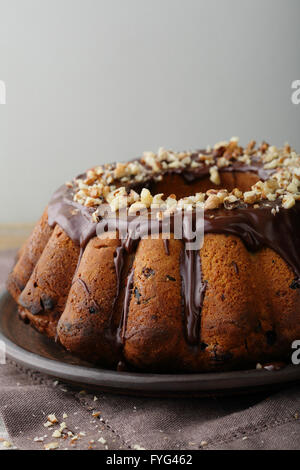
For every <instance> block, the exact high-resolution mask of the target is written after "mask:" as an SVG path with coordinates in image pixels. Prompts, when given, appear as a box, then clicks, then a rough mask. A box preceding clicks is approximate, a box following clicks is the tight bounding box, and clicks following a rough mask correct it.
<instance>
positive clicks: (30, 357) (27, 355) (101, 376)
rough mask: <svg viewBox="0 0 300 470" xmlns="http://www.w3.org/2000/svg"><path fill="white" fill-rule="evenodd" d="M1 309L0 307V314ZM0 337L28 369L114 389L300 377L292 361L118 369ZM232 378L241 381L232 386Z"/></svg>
mask: <svg viewBox="0 0 300 470" xmlns="http://www.w3.org/2000/svg"><path fill="white" fill-rule="evenodd" d="M8 297H11V296H10V294H9V293H8V292H7V290H6V289H2V290H0V308H3V304H4V305H5V301H6V298H8ZM1 315H2V311H1V310H0V316H1ZM0 340H2V341H3V342H4V343H5V346H6V351H5V352H6V356H7V357H8V358H9V359H11V360H14V361H16V362H17V363H19V364H21V365H22V366H26V367H27V368H29V369H33V370H37V371H39V372H41V373H43V374H46V375H48V376H51V377H55V378H57V379H60V380H61V381H66V382H71V383H73V384H78V385H82V384H86V385H87V386H92V387H95V386H96V387H99V388H101V387H103V388H104V389H110V390H111V391H115V392H129V393H130V392H135V393H136V392H146V393H147V392H148V393H162V394H163V393H168V392H169V393H192V392H194V393H197V392H200V393H201V392H212V393H213V392H220V391H232V392H233V391H234V390H237V389H242V390H247V389H248V390H249V393H250V392H251V389H254V388H256V389H257V388H259V387H268V386H272V385H278V384H283V383H291V382H295V381H297V380H300V367H298V366H294V365H292V364H290V365H287V366H286V367H285V368H283V369H281V370H279V371H268V370H263V369H261V370H257V369H248V370H235V371H228V372H204V373H191V374H155V373H143V372H123V371H122V372H119V371H114V370H110V369H101V368H97V367H87V366H83V365H75V364H74V365H73V364H68V363H66V362H63V361H58V360H54V359H49V358H46V357H43V356H40V355H39V354H37V353H34V352H31V351H27V350H26V349H24V348H22V347H21V346H19V345H17V344H16V343H14V342H13V341H11V340H10V339H9V338H8V337H7V336H6V335H5V334H4V332H3V331H2V327H1V321H0ZM234 382H242V384H241V385H236V386H234V385H233V383H234Z"/></svg>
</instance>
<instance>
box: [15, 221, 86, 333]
mask: <svg viewBox="0 0 300 470" xmlns="http://www.w3.org/2000/svg"><path fill="white" fill-rule="evenodd" d="M78 257H79V247H78V246H77V245H75V243H74V242H73V241H72V240H71V239H70V238H69V237H68V235H66V233H65V232H64V231H63V230H62V229H61V228H60V227H59V225H57V226H56V227H55V229H54V230H53V233H52V235H51V237H50V239H49V241H48V243H47V245H46V247H45V249H44V251H43V253H42V255H41V257H40V259H39V260H38V262H37V264H36V266H35V268H34V270H33V272H32V274H31V277H30V279H29V281H28V282H27V284H26V287H25V289H24V290H23V292H22V294H21V295H20V297H19V305H20V306H21V307H23V309H25V310H26V312H28V313H27V317H28V318H29V320H30V323H31V324H32V325H34V327H35V328H36V329H37V330H39V331H41V332H42V333H46V334H48V335H49V336H51V337H55V336H56V326H57V322H58V320H59V317H60V315H61V314H62V312H63V311H64V308H65V304H66V301H67V297H68V293H69V290H70V287H71V283H72V279H73V276H74V272H75V269H76V266H77V261H78Z"/></svg>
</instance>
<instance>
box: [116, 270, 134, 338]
mask: <svg viewBox="0 0 300 470" xmlns="http://www.w3.org/2000/svg"><path fill="white" fill-rule="evenodd" d="M133 277H134V270H133V269H131V271H130V273H129V274H128V277H127V282H126V288H125V298H124V307H123V312H122V316H121V321H120V326H119V330H118V338H119V340H120V342H121V344H124V339H125V333H126V326H127V318H128V312H129V305H130V300H131V294H132V288H133Z"/></svg>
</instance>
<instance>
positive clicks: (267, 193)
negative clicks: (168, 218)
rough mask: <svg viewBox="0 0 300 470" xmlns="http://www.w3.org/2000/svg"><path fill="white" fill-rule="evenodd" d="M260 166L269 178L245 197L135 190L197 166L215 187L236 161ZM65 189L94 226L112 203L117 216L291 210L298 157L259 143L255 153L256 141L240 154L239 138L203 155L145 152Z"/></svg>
mask: <svg viewBox="0 0 300 470" xmlns="http://www.w3.org/2000/svg"><path fill="white" fill-rule="evenodd" d="M258 161H260V162H261V164H262V167H263V169H264V170H265V172H266V174H269V178H266V180H265V181H258V182H257V183H256V184H254V185H253V186H252V188H250V189H249V190H248V191H245V192H244V193H243V192H242V191H240V190H239V189H238V188H235V189H233V191H231V192H228V191H227V190H226V189H219V190H218V191H215V190H210V191H208V192H207V193H206V194H204V193H197V194H196V195H194V196H193V195H191V196H188V197H185V198H182V199H180V200H178V201H177V199H176V196H175V195H171V196H169V197H168V198H165V197H164V195H163V194H156V195H155V194H151V193H150V191H149V189H147V188H146V187H144V188H142V190H141V192H137V191H135V190H134V189H133V188H136V187H142V186H143V183H148V182H149V181H161V180H162V178H163V175H164V174H165V173H166V172H172V171H175V172H176V171H177V170H181V169H182V170H185V171H189V172H193V171H194V172H197V171H198V168H201V167H202V168H204V169H205V168H207V173H208V175H209V177H210V180H211V182H212V183H213V184H215V185H218V186H219V185H220V184H221V178H220V172H221V171H222V169H223V168H226V167H228V166H231V165H234V163H235V162H236V163H238V164H239V165H249V166H251V165H254V166H255V165H257V162H258ZM66 185H67V187H68V188H70V190H71V191H74V196H73V199H74V201H75V202H76V203H78V204H81V205H83V206H85V207H87V208H88V209H89V210H90V211H91V214H92V219H93V221H94V222H95V223H97V222H98V221H99V217H98V214H97V209H98V207H99V206H101V204H103V203H108V204H110V207H111V209H112V211H115V212H116V211H119V210H121V209H125V208H128V210H129V213H131V214H134V213H136V212H139V211H141V210H144V209H145V208H146V209H150V208H155V209H159V210H161V211H162V212H164V211H168V212H174V211H175V210H181V209H183V208H188V209H193V208H196V207H202V206H203V207H204V208H205V209H207V208H210V209H211V208H212V207H214V208H218V207H220V205H224V207H225V208H227V209H233V208H235V207H237V206H238V205H239V204H240V203H246V204H249V205H250V204H252V205H254V206H255V207H259V204H258V203H264V204H267V203H268V201H269V202H274V201H276V200H278V203H279V205H282V206H283V207H284V208H291V207H293V205H294V204H295V203H296V201H300V155H298V154H296V152H294V151H293V150H292V149H291V147H290V146H289V145H288V144H285V146H284V147H283V148H277V147H276V146H274V145H271V146H270V145H269V144H267V143H266V142H263V143H262V144H261V145H260V146H259V147H258V148H256V142H255V141H254V140H251V141H250V142H249V143H248V145H247V146H246V147H245V148H244V149H243V148H242V147H241V146H239V139H238V138H237V137H232V138H231V139H230V140H229V141H222V142H219V143H217V144H216V145H215V146H214V147H213V148H211V147H210V146H208V147H207V148H206V151H200V152H178V153H176V152H173V151H171V150H166V149H165V148H163V147H160V148H159V149H158V152H157V153H154V152H144V154H143V156H142V158H141V159H139V160H135V161H131V162H128V163H116V164H107V165H103V166H97V167H95V168H92V169H90V170H88V171H87V172H86V174H85V175H83V176H81V177H80V178H77V179H75V180H74V181H73V182H67V183H66ZM145 185H146V184H145ZM213 191H215V192H213ZM270 206H271V205H270Z"/></svg>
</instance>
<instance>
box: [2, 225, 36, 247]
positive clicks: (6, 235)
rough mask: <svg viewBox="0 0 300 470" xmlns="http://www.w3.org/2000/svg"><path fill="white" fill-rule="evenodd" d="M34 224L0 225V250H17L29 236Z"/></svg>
mask: <svg viewBox="0 0 300 470" xmlns="http://www.w3.org/2000/svg"><path fill="white" fill-rule="evenodd" d="M33 227H34V224H33V223H32V224H30V223H28V224H0V250H9V249H14V248H19V247H20V246H21V245H22V243H24V241H25V240H26V238H27V237H28V236H29V235H30V233H31V231H32V229H33Z"/></svg>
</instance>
